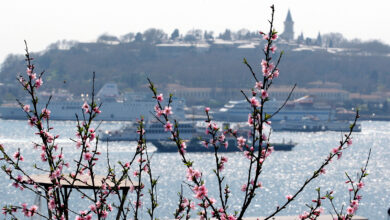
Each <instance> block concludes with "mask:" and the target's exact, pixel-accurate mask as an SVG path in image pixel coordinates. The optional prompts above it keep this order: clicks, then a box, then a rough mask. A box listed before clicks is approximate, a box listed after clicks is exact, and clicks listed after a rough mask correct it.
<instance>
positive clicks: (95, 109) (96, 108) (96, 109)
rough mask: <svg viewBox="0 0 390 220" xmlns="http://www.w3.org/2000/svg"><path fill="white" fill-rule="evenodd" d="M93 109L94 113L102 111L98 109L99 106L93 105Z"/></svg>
mask: <svg viewBox="0 0 390 220" xmlns="http://www.w3.org/2000/svg"><path fill="white" fill-rule="evenodd" d="M93 111H94V112H95V113H96V114H100V113H102V111H100V109H99V107H97V106H96V107H95V108H93Z"/></svg>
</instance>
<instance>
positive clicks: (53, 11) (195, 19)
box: [0, 0, 390, 63]
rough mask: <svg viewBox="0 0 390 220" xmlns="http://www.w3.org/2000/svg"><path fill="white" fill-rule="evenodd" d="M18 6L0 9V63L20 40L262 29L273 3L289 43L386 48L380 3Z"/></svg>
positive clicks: (36, 42) (279, 0)
mask: <svg viewBox="0 0 390 220" xmlns="http://www.w3.org/2000/svg"><path fill="white" fill-rule="evenodd" d="M109 3H110V4H108V1H101V0H93V1H92V0H82V1H77V0H68V1H53V0H35V1H31V0H18V1H2V2H1V3H0V28H1V30H2V31H1V33H2V34H1V40H0V48H1V50H0V63H2V62H3V60H4V59H5V57H6V56H7V55H8V54H10V53H13V54H22V53H23V49H24V44H23V40H24V39H26V40H27V41H28V43H29V47H30V49H31V50H32V51H34V52H37V51H42V50H44V49H45V48H46V47H47V46H48V45H49V44H51V43H54V42H56V41H58V40H64V39H65V40H76V41H80V42H91V41H94V40H96V39H97V37H98V36H100V35H101V34H103V33H108V34H111V35H115V36H121V35H124V34H127V33H129V32H143V31H144V30H146V29H148V28H159V29H163V30H164V31H165V32H167V33H168V34H170V33H171V32H172V31H173V30H174V29H175V28H178V29H179V30H180V31H181V33H182V34H185V33H186V32H187V31H188V30H191V29H202V30H212V31H214V33H215V34H218V33H220V32H223V31H224V30H225V29H226V28H228V29H231V30H233V31H237V30H239V29H241V28H246V29H249V30H251V31H257V30H266V29H267V27H268V24H267V19H268V18H269V17H270V10H269V6H270V5H272V4H275V7H276V16H275V25H276V29H277V30H278V31H279V32H283V28H284V26H283V21H284V20H285V18H286V15H287V11H288V9H290V10H291V14H292V18H293V20H294V32H295V38H296V37H297V36H298V35H299V34H300V33H301V32H303V33H304V36H305V37H316V36H317V34H318V32H321V34H325V33H330V32H339V33H342V34H343V35H344V37H346V38H347V39H350V40H351V39H355V38H357V39H361V40H364V41H367V40H380V41H382V42H385V43H387V44H390V29H389V22H390V13H389V10H390V2H389V1H383V0H371V1H370V2H368V1H364V0H344V1H338V0H327V1H323V0H322V1H321V0H317V1H313V0H268V1H259V0H239V1H238V0H234V1H233V0H208V1H206V0H166V1H160V0H143V1H129V0H114V1H110V2H109Z"/></svg>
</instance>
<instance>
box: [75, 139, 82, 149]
mask: <svg viewBox="0 0 390 220" xmlns="http://www.w3.org/2000/svg"><path fill="white" fill-rule="evenodd" d="M81 145H82V143H81V141H77V142H76V147H77V149H78V148H80V147H81Z"/></svg>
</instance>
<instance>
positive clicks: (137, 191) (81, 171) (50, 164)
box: [0, 6, 369, 220]
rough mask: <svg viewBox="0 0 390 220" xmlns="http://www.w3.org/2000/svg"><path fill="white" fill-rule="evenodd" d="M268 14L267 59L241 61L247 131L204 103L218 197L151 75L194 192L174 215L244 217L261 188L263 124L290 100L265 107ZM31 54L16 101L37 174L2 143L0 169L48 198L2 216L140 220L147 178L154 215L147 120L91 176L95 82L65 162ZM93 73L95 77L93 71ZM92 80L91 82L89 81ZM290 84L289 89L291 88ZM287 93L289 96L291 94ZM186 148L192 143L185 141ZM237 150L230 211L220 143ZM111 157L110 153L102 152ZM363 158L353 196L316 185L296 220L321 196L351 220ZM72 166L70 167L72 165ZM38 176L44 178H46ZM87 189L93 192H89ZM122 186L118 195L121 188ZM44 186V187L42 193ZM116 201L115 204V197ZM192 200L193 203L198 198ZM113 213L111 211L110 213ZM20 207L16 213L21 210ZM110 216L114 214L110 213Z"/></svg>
mask: <svg viewBox="0 0 390 220" xmlns="http://www.w3.org/2000/svg"><path fill="white" fill-rule="evenodd" d="M271 9H272V15H271V19H270V21H269V23H270V28H269V30H268V31H266V32H260V35H261V36H262V38H263V39H264V40H265V41H266V44H265V47H264V49H263V52H264V59H263V60H262V61H261V71H260V72H259V73H258V72H256V71H255V70H254V69H253V68H252V66H251V65H250V64H249V63H248V62H247V61H246V59H244V64H245V65H246V66H247V67H248V68H249V71H250V73H251V74H252V76H253V79H254V87H253V88H252V89H251V93H250V94H246V93H245V92H244V91H241V92H242V94H243V96H244V97H245V99H246V101H247V102H248V105H249V106H250V107H251V112H250V113H249V115H248V124H249V125H250V127H251V132H250V137H249V138H248V139H247V138H244V137H243V136H241V135H240V133H239V132H238V131H236V130H232V129H231V128H228V127H226V128H221V127H219V126H218V125H217V123H215V122H214V121H212V119H211V117H210V115H209V111H210V108H205V114H206V116H207V120H206V122H207V126H206V128H205V132H206V135H207V138H204V140H203V141H202V142H203V145H204V146H205V147H209V148H211V149H213V156H214V162H215V169H214V170H213V171H212V172H213V173H214V175H215V176H216V181H217V183H216V184H217V186H218V187H217V192H215V193H213V194H214V195H217V196H216V197H212V196H211V193H209V190H208V187H207V184H206V182H205V179H204V173H202V172H200V171H199V169H198V168H197V167H199V164H197V163H196V161H193V160H191V158H190V157H189V155H188V154H187V153H186V149H187V143H188V142H187V141H186V140H184V139H182V138H181V136H180V129H179V124H180V122H179V121H177V120H175V119H174V116H173V115H172V108H171V106H170V105H171V103H172V100H173V99H172V95H170V97H169V98H168V102H167V103H168V104H167V105H164V104H163V103H164V102H163V101H164V97H163V95H162V94H160V93H158V92H157V89H156V87H155V86H154V84H153V83H152V81H151V80H149V83H150V89H151V90H152V92H153V97H154V98H155V99H156V106H155V109H154V111H155V117H156V119H157V120H158V121H159V122H160V123H161V124H162V126H163V127H164V129H165V131H166V132H167V133H170V134H171V140H172V141H173V142H174V143H175V144H176V146H177V151H178V155H179V157H180V158H181V160H182V163H183V165H184V166H185V167H186V186H187V187H188V188H189V189H190V190H191V191H192V192H193V195H192V197H193V198H190V197H188V196H185V195H184V193H183V190H181V192H180V193H179V203H178V206H177V209H176V211H175V212H174V216H173V217H174V218H175V219H189V218H190V214H191V212H192V210H193V209H196V210H197V214H198V216H199V217H200V219H210V218H211V217H215V218H217V219H229V220H233V219H243V217H244V216H245V213H246V211H247V210H248V208H250V205H251V204H252V203H253V199H254V198H255V197H256V192H257V191H258V190H259V189H260V188H261V187H262V186H263V184H262V182H261V179H262V178H263V176H262V175H261V174H262V172H263V165H264V164H265V163H266V162H267V160H269V159H270V156H271V154H272V152H273V147H272V145H271V144H270V132H269V133H267V132H268V131H267V130H266V129H265V124H268V125H270V126H271V125H272V123H271V120H272V118H273V117H274V115H276V114H277V113H278V112H279V111H280V110H281V109H282V108H283V107H284V105H285V104H286V103H287V100H288V98H289V97H288V98H287V99H286V101H285V102H284V104H283V105H282V106H280V108H279V109H278V110H277V111H276V112H271V113H270V112H267V113H266V112H265V110H264V106H265V105H267V102H268V101H269V94H268V91H269V88H270V87H271V86H272V84H273V82H274V81H275V80H276V79H277V78H278V77H279V63H280V61H281V58H282V55H283V53H280V54H279V55H278V56H275V54H276V52H277V47H276V45H275V41H276V40H277V39H278V33H277V32H276V31H275V30H274V27H273V22H274V7H273V6H271ZM32 61H33V58H32V57H30V54H29V51H28V48H27V45H26V65H27V70H26V74H25V75H20V76H19V77H18V80H19V83H20V85H21V86H22V87H23V89H25V91H26V92H27V93H28V95H29V97H30V100H31V103H22V102H20V101H18V102H19V105H20V107H21V108H22V109H23V110H24V112H25V114H26V118H27V121H28V124H29V125H30V126H31V127H33V128H35V129H36V133H35V134H36V135H37V136H38V137H39V139H40V141H39V142H36V143H34V148H35V150H37V151H39V152H40V160H41V162H42V163H40V165H36V166H35V167H34V168H35V169H36V171H37V172H39V173H40V174H41V175H40V176H39V177H38V176H37V175H32V174H31V173H29V172H27V171H26V169H25V168H24V164H23V162H24V157H23V154H24V152H23V151H22V150H20V149H19V150H18V151H16V152H14V153H10V152H8V150H7V147H6V146H3V145H0V151H1V152H2V156H1V158H0V159H1V160H3V161H4V165H3V166H2V170H3V171H4V172H5V174H6V175H7V176H8V177H9V178H10V180H11V181H12V182H13V186H14V187H16V188H18V189H21V190H24V189H27V190H30V191H31V192H33V193H35V194H36V195H37V196H39V197H41V198H43V199H44V201H46V203H47V211H43V212H39V211H38V207H37V206H36V205H34V204H33V205H28V204H26V203H21V204H10V205H7V206H5V207H3V214H4V215H6V216H9V217H10V218H13V219H17V218H20V216H21V214H22V215H24V216H26V217H32V216H35V215H39V216H41V217H42V218H45V219H69V218H70V217H71V216H75V218H76V219H79V220H83V219H92V218H96V219H106V218H116V219H127V218H128V217H129V216H132V217H133V218H134V219H139V216H140V214H139V212H140V207H141V205H143V200H144V188H145V183H147V182H148V186H149V190H148V195H149V206H150V207H149V208H148V209H147V213H148V215H149V216H150V218H151V219H155V210H156V208H157V207H158V202H157V194H156V192H157V191H156V185H157V182H158V178H154V177H153V175H152V170H151V160H150V157H149V154H148V148H147V144H146V140H145V137H144V134H145V132H147V131H146V130H145V127H144V120H143V119H141V120H140V121H138V129H137V133H138V141H137V147H136V152H135V153H134V155H132V156H130V157H129V159H128V161H125V162H119V165H120V167H119V168H120V169H119V171H118V169H117V170H115V169H114V168H113V167H112V165H111V164H110V160H109V157H108V156H107V170H106V174H105V175H101V176H99V175H96V163H98V162H99V155H100V154H101V150H100V148H99V147H98V146H99V137H98V136H97V135H96V132H95V131H96V130H97V128H98V126H99V125H97V126H96V127H94V124H93V123H92V122H93V121H94V119H95V118H96V117H97V116H98V115H99V114H100V113H101V110H100V104H98V103H97V102H96V100H95V95H94V83H93V84H92V96H91V100H88V101H86V102H85V103H84V104H83V105H82V106H80V107H81V109H80V110H81V115H80V116H76V137H75V138H74V139H72V141H73V142H74V146H75V148H77V149H78V150H79V154H78V159H77V160H74V161H73V162H72V163H70V162H69V161H68V160H67V159H66V157H65V155H64V153H63V149H62V148H61V147H59V145H58V143H57V139H58V138H59V136H58V135H56V134H55V132H54V128H53V127H51V124H50V116H51V111H50V99H49V101H48V102H47V103H46V105H45V107H44V108H42V109H39V105H38V96H37V90H39V89H40V87H41V86H42V85H43V83H44V82H43V76H44V72H41V73H40V74H37V73H36V72H35V66H34V64H33V62H32ZM94 78H95V77H94ZM94 78H93V82H94ZM294 88H295V86H294V87H293V89H292V90H291V93H292V92H293V90H294ZM291 93H290V95H291ZM358 117H359V114H358V112H357V113H356V117H355V120H354V122H353V123H352V124H351V126H350V130H349V131H348V132H347V133H345V135H344V136H343V137H342V138H341V140H340V142H339V144H338V145H337V147H335V148H333V149H332V150H331V151H330V152H329V154H328V155H326V157H325V159H324V161H323V162H322V163H320V164H319V166H318V167H317V168H316V169H315V170H314V172H313V173H312V175H311V176H309V177H308V178H307V179H306V180H305V181H303V182H302V185H301V186H300V187H299V188H298V189H297V190H296V192H295V193H293V194H289V195H286V199H285V201H284V203H283V204H281V205H280V206H278V207H276V209H275V210H274V211H273V212H272V213H269V215H268V216H266V217H265V219H271V218H272V217H274V216H275V215H277V214H278V213H279V212H281V211H282V210H284V209H285V208H286V207H287V206H288V205H289V204H291V203H292V202H293V201H294V199H295V198H296V197H297V196H298V195H299V194H301V193H302V192H303V190H304V189H305V187H306V186H307V185H308V184H310V183H311V182H312V181H313V180H314V179H316V178H319V177H320V176H321V174H325V172H326V167H327V166H328V165H329V163H330V162H331V161H332V160H333V159H335V158H337V159H340V158H341V156H342V154H343V152H344V151H345V150H347V149H348V148H350V146H351V145H352V133H353V129H354V127H355V125H356V121H357V119H358ZM228 138H230V139H231V138H233V139H235V140H236V146H229V144H228ZM189 147H190V146H189ZM228 147H230V148H235V147H237V148H239V150H240V151H241V152H242V155H243V157H244V158H245V159H246V160H247V161H248V167H247V172H246V178H245V179H246V180H245V182H243V183H242V186H241V191H242V192H243V197H242V199H241V202H242V204H241V206H240V208H239V209H236V210H232V208H231V206H230V200H229V198H230V197H231V191H230V187H229V186H228V185H227V184H226V181H225V179H227V178H228V176H225V174H224V167H225V164H226V163H228V162H229V158H228V155H225V154H224V155H221V154H220V149H222V148H228ZM107 155H108V153H107ZM368 160H369V157H368V159H367V163H366V165H365V167H363V168H362V169H361V171H360V173H359V175H358V178H357V179H356V180H353V179H352V178H351V177H350V176H349V175H348V174H347V181H346V183H347V184H350V186H351V187H350V191H349V192H350V199H349V201H348V206H347V208H345V209H344V208H343V207H342V208H341V209H338V208H336V205H335V204H334V203H333V192H332V191H329V192H325V193H323V192H321V190H320V189H319V188H318V189H317V197H316V198H313V200H312V201H311V204H309V205H308V210H307V211H305V212H304V213H302V214H301V215H299V218H300V219H316V218H317V217H318V216H320V215H321V214H322V212H323V206H322V205H323V202H322V201H323V200H325V199H328V200H329V201H330V204H331V206H332V207H333V212H334V218H335V219H351V218H352V216H353V215H354V214H355V212H356V210H357V209H358V207H359V201H360V199H361V198H362V197H361V195H360V194H359V192H360V190H361V189H362V188H363V187H364V183H363V181H362V180H363V178H364V177H366V176H367V165H368ZM71 166H72V168H70V167H71ZM65 168H66V169H72V170H73V172H70V173H66V172H64V170H65ZM40 178H44V179H46V180H47V181H46V182H45V183H44V181H42V180H41V179H40ZM87 190H91V192H87ZM75 191H76V192H78V193H80V194H81V195H82V198H83V199H84V200H85V201H86V207H85V209H83V210H73V209H72V208H70V206H69V200H70V199H71V195H72V194H73V192H75ZM121 191H122V193H121ZM128 191H130V193H133V194H134V196H133V197H132V198H129V197H128V194H127V192H128ZM41 192H43V193H41ZM113 200H115V201H114V202H112V201H113ZM195 201H196V202H195ZM114 210H115V213H114V214H111V215H110V213H112V212H114ZM18 211H20V212H18ZM109 216H112V217H109Z"/></svg>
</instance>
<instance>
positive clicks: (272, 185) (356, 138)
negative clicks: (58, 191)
mask: <svg viewBox="0 0 390 220" xmlns="http://www.w3.org/2000/svg"><path fill="white" fill-rule="evenodd" d="M52 125H53V127H54V128H55V129H54V131H53V133H55V134H60V137H61V139H60V140H59V146H60V147H63V149H64V152H65V156H66V158H68V160H69V161H70V162H71V161H72V158H73V157H75V156H76V155H77V149H76V147H75V146H74V143H73V142H72V141H71V140H70V139H69V138H72V137H74V134H75V131H76V129H75V122H71V121H57V122H56V121H54V122H52ZM122 125H123V124H122V123H119V122H104V123H103V124H102V125H101V129H104V130H105V129H114V128H120V127H121V126H122ZM340 137H341V133H339V132H317V133H288V132H280V133H273V135H272V137H271V140H272V141H273V142H278V141H281V140H282V139H285V140H289V139H291V140H293V141H294V142H297V143H298V145H297V146H296V147H295V148H294V149H293V150H292V151H290V152H275V153H274V154H273V155H272V156H271V158H270V160H268V161H267V162H266V163H265V166H264V172H263V174H262V177H261V181H262V183H263V185H264V187H263V188H262V189H261V190H260V191H259V192H258V196H257V197H256V199H255V201H253V202H252V205H251V207H250V209H249V210H248V212H247V216H265V215H267V214H269V213H271V212H272V211H273V210H275V208H276V206H278V205H280V204H282V203H283V202H284V201H285V196H286V195H287V194H292V193H294V191H295V190H297V189H298V188H299V187H300V186H301V184H302V183H303V182H304V180H305V179H306V178H308V177H309V176H310V175H311V174H312V171H313V170H314V169H315V168H317V167H318V166H319V165H320V164H321V162H322V160H324V159H325V158H326V156H327V155H328V152H330V150H331V149H332V148H333V147H336V146H338V142H339V140H340ZM34 140H37V139H36V137H35V135H34V131H33V130H32V129H31V128H30V127H29V126H28V125H27V123H26V122H24V121H13V120H0V143H1V144H3V145H4V147H5V148H6V151H7V152H9V153H13V152H15V151H16V150H17V148H20V149H21V152H22V154H23V155H24V157H25V162H24V163H23V165H24V166H25V167H26V169H28V170H29V171H31V172H36V171H33V169H32V168H31V167H32V166H31V165H32V164H34V163H38V164H40V162H39V154H38V153H39V152H34V151H33V150H32V141H34ZM353 142H354V144H353V146H352V148H350V149H348V150H346V151H345V152H344V155H343V157H342V159H341V160H337V161H336V160H335V161H334V162H333V163H332V164H330V166H329V167H328V168H327V173H326V174H325V175H323V176H321V177H320V178H318V179H317V180H316V181H314V182H312V183H311V184H309V186H308V187H307V188H306V189H305V191H304V192H303V193H302V194H301V196H300V197H299V198H298V199H297V200H296V201H295V202H293V204H292V205H291V206H289V207H288V208H287V209H285V210H284V211H282V212H281V213H280V215H298V214H299V213H301V212H303V211H305V210H306V209H305V207H304V204H305V203H310V201H311V200H312V199H313V198H315V194H316V192H315V188H316V187H317V186H320V187H321V189H323V190H324V191H325V190H334V191H335V194H334V195H335V198H336V202H337V204H338V205H339V207H341V205H342V203H343V202H344V201H345V202H346V201H348V199H349V196H348V185H347V184H345V183H344V182H345V180H346V177H345V174H344V173H345V172H348V173H349V174H351V176H354V175H355V173H356V172H358V171H359V169H360V168H361V167H362V166H363V165H364V162H365V160H366V158H367V155H368V151H369V148H372V157H371V160H370V164H369V173H370V175H369V176H368V177H367V178H366V179H365V184H366V187H365V188H364V189H363V191H362V195H363V200H362V202H361V205H360V208H359V210H358V213H357V214H358V215H361V216H365V217H368V218H369V219H387V209H388V208H390V124H389V122H369V121H365V122H362V132H361V133H356V134H354V135H353ZM101 147H102V148H103V149H102V151H103V152H105V147H106V144H105V143H104V144H102V145H101ZM108 147H109V152H110V154H109V156H110V158H111V162H113V163H114V162H115V161H118V160H120V161H127V160H129V158H130V156H131V155H132V154H133V151H134V143H131V142H113V143H109V146H108ZM189 155H190V157H191V158H192V159H193V160H194V161H195V163H194V167H195V168H197V169H200V170H201V171H202V172H203V174H204V176H205V177H206V185H207V187H208V188H209V194H211V195H214V196H215V197H216V196H217V195H216V194H215V193H214V192H216V189H217V185H216V184H215V177H214V176H213V174H212V171H211V170H212V168H213V163H212V161H213V155H212V154H208V153H191V154H189ZM225 156H227V157H228V159H229V161H228V163H227V164H226V166H225V170H224V174H225V175H226V183H228V184H229V185H230V187H231V190H232V197H231V198H230V207H231V210H232V211H233V210H235V209H237V208H238V207H239V206H240V204H241V200H242V198H243V193H242V192H241V191H240V188H241V185H242V184H243V183H244V181H245V179H246V168H245V167H246V166H247V165H248V161H247V159H245V158H244V157H243V155H242V154H241V153H238V152H237V153H226V154H225ZM105 157H106V155H105V153H103V154H102V155H101V156H100V161H99V162H100V163H99V166H98V167H97V168H98V172H100V173H104V171H105V167H106V166H105ZM3 163H4V162H3V161H0V164H3ZM152 171H153V172H154V175H155V176H160V179H159V185H158V195H159V204H160V206H159V208H158V209H157V215H158V217H160V218H172V213H173V212H174V210H175V208H176V203H177V192H178V191H179V190H180V185H181V184H182V183H183V180H185V169H184V167H183V165H182V164H181V161H180V158H179V157H178V155H177V153H154V154H153V158H152ZM0 182H1V183H2V184H1V187H0V205H1V206H3V205H5V204H20V203H22V202H27V203H29V204H31V203H33V202H34V200H35V196H34V195H33V194H32V193H31V192H29V191H27V190H25V191H23V192H22V191H20V190H16V189H15V188H13V187H12V186H11V182H10V181H9V180H8V179H7V178H6V176H5V175H3V173H0ZM184 191H185V194H186V196H187V197H192V193H191V192H190V191H189V190H188V188H185V187H184ZM73 201H75V202H73V203H72V206H73V207H74V208H76V209H78V210H83V209H87V208H88V205H89V204H88V203H86V202H85V201H84V200H80V199H79V198H78V196H75V197H74V198H73ZM325 204H326V212H328V211H329V210H330V209H329V206H328V202H325ZM192 215H193V216H195V212H194V213H192ZM142 217H143V218H147V217H148V216H147V215H146V214H144V215H143V216H142Z"/></svg>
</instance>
